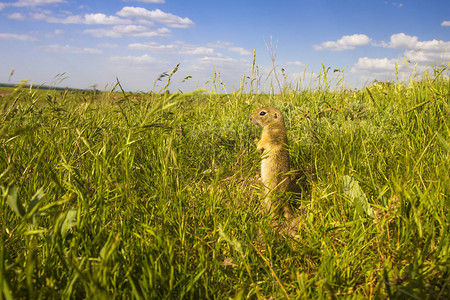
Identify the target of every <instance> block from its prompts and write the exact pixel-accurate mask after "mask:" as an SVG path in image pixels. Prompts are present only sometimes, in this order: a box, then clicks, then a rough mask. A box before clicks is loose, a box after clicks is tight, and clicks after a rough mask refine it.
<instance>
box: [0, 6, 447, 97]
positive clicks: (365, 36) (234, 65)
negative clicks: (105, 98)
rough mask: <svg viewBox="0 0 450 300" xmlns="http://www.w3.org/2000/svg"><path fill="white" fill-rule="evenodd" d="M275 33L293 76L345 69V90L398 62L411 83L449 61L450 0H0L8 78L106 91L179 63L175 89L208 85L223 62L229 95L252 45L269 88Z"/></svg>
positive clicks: (246, 70) (2, 57) (131, 85)
mask: <svg viewBox="0 0 450 300" xmlns="http://www.w3.org/2000/svg"><path fill="white" fill-rule="evenodd" d="M271 38H272V41H273V43H274V45H277V57H276V65H277V67H278V73H280V69H281V68H283V69H284V70H285V71H286V74H287V79H288V81H289V82H291V83H293V84H297V83H298V82H302V84H303V85H306V86H308V85H309V84H310V82H311V80H314V79H315V78H316V76H317V74H318V73H319V72H320V70H321V63H322V62H323V64H324V65H325V66H326V67H330V68H331V69H332V70H333V69H344V68H345V72H344V74H345V83H346V85H347V86H348V87H355V86H358V87H360V86H362V85H364V84H368V83H370V82H371V80H373V79H378V80H393V79H395V65H396V63H397V66H398V70H399V77H400V78H401V79H405V78H408V76H410V75H411V74H413V71H414V68H415V72H416V73H418V74H421V73H422V72H424V71H425V70H426V69H427V66H428V67H429V66H431V67H432V66H433V65H435V64H436V63H437V64H441V63H446V64H448V60H449V58H450V54H449V53H450V1H448V0H440V1H436V0H428V1H424V0H398V1H390V0H387V1H386V0H339V1H337V0H335V1H321V0H298V1H284V0H278V1H270V0H259V1H256V0H240V1H234V0H228V1H215V0H209V1H206V0H203V1H200V0H140V1H139V0H109V1H106V0H102V1H87V0H79V1H71V0H16V1H10V2H8V1H1V2H0V45H1V47H0V82H11V83H17V82H20V81H21V80H24V79H29V80H30V81H31V82H34V84H42V83H45V84H52V83H53V84H56V85H59V86H69V87H76V88H89V87H90V86H93V85H96V86H97V87H98V88H99V89H108V88H110V87H111V86H113V85H114V84H115V80H116V79H115V78H116V77H118V78H119V80H120V82H121V84H122V86H123V87H124V89H125V90H132V91H149V90H151V89H152V87H153V84H154V82H155V80H156V79H157V78H158V75H159V74H161V73H163V72H170V71H171V70H172V69H173V68H174V67H175V66H176V65H177V64H178V63H180V67H179V71H178V72H177V73H176V75H175V76H174V78H173V81H172V82H173V84H172V85H171V88H170V90H171V91H173V90H176V89H181V90H182V91H189V90H193V89H195V88H196V87H206V88H209V89H211V88H212V87H211V83H210V82H207V81H208V80H210V79H211V77H212V76H213V74H214V70H217V71H218V72H220V74H221V78H222V81H223V82H224V83H225V85H224V86H225V90H224V91H225V92H232V91H233V90H235V89H237V88H239V86H240V82H241V80H242V78H243V76H244V75H248V76H250V75H251V65H252V55H253V50H254V49H255V50H256V64H257V65H258V67H259V71H260V73H261V74H262V75H263V76H262V82H261V87H260V88H261V91H266V92H267V91H268V89H269V87H270V79H268V80H266V78H267V76H268V75H269V74H270V73H271V69H272V63H271V59H270V55H269V52H268V50H267V47H266V45H267V44H268V43H270V40H271ZM405 61H408V62H409V63H406V62H405ZM305 69H306V72H305ZM12 70H14V74H13V75H12V76H11V71H12ZM61 73H65V75H64V78H65V79H64V80H63V81H62V82H60V81H59V80H60V79H62V78H63V77H56V78H55V76H57V75H58V74H61ZM303 74H306V76H304V75H303ZM186 76H192V78H189V79H187V80H184V81H183V79H184V78H185V77H186ZM158 86H163V83H159V85H158Z"/></svg>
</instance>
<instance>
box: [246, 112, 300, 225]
mask: <svg viewBox="0 0 450 300" xmlns="http://www.w3.org/2000/svg"><path fill="white" fill-rule="evenodd" d="M250 119H251V120H252V122H253V123H254V124H255V125H257V126H259V127H262V129H263V130H262V134H261V139H260V140H259V142H258V145H257V148H258V150H259V151H260V153H261V180H262V182H263V184H264V186H265V201H264V204H265V207H266V210H267V211H268V212H275V213H276V214H282V215H283V216H284V217H286V218H290V217H291V216H292V209H291V206H290V204H289V202H287V201H286V200H283V198H284V197H283V193H284V192H287V191H289V189H290V187H291V179H290V177H289V175H286V173H288V172H289V170H290V167H289V152H288V150H287V143H288V140H287V135H286V126H285V124H284V118H283V115H282V114H281V112H280V111H279V110H278V109H276V108H273V107H263V108H260V109H258V110H256V111H255V112H254V113H253V114H252V115H251V116H250Z"/></svg>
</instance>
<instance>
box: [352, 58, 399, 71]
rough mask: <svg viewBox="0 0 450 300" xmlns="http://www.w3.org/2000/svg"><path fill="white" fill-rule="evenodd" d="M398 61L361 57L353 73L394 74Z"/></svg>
mask: <svg viewBox="0 0 450 300" xmlns="http://www.w3.org/2000/svg"><path fill="white" fill-rule="evenodd" d="M396 63H397V64H398V60H397V59H388V58H368V57H360V58H359V59H358V62H357V63H356V64H355V66H354V67H353V68H352V72H369V73H385V72H389V73H393V71H395V64H396Z"/></svg>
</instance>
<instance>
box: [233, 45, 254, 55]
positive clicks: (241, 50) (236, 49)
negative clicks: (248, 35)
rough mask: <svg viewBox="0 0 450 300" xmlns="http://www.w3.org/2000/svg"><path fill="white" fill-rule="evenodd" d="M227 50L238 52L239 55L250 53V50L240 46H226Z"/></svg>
mask: <svg viewBox="0 0 450 300" xmlns="http://www.w3.org/2000/svg"><path fill="white" fill-rule="evenodd" d="M228 50H230V51H231V52H236V53H239V54H240V55H250V54H252V53H251V52H250V51H248V50H246V49H244V48H241V47H230V48H228Z"/></svg>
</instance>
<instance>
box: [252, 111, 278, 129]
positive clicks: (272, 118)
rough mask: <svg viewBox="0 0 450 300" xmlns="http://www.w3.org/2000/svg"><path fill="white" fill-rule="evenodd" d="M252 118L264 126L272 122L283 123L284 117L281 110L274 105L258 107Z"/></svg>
mask: <svg viewBox="0 0 450 300" xmlns="http://www.w3.org/2000/svg"><path fill="white" fill-rule="evenodd" d="M250 120H252V122H253V123H254V124H255V125H257V126H260V127H262V128H264V127H266V126H268V125H272V124H283V125H284V119H283V115H282V114H281V112H280V111H279V110H278V109H276V108H273V107H262V108H260V109H257V110H256V111H255V112H254V113H253V114H252V115H251V116H250Z"/></svg>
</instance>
